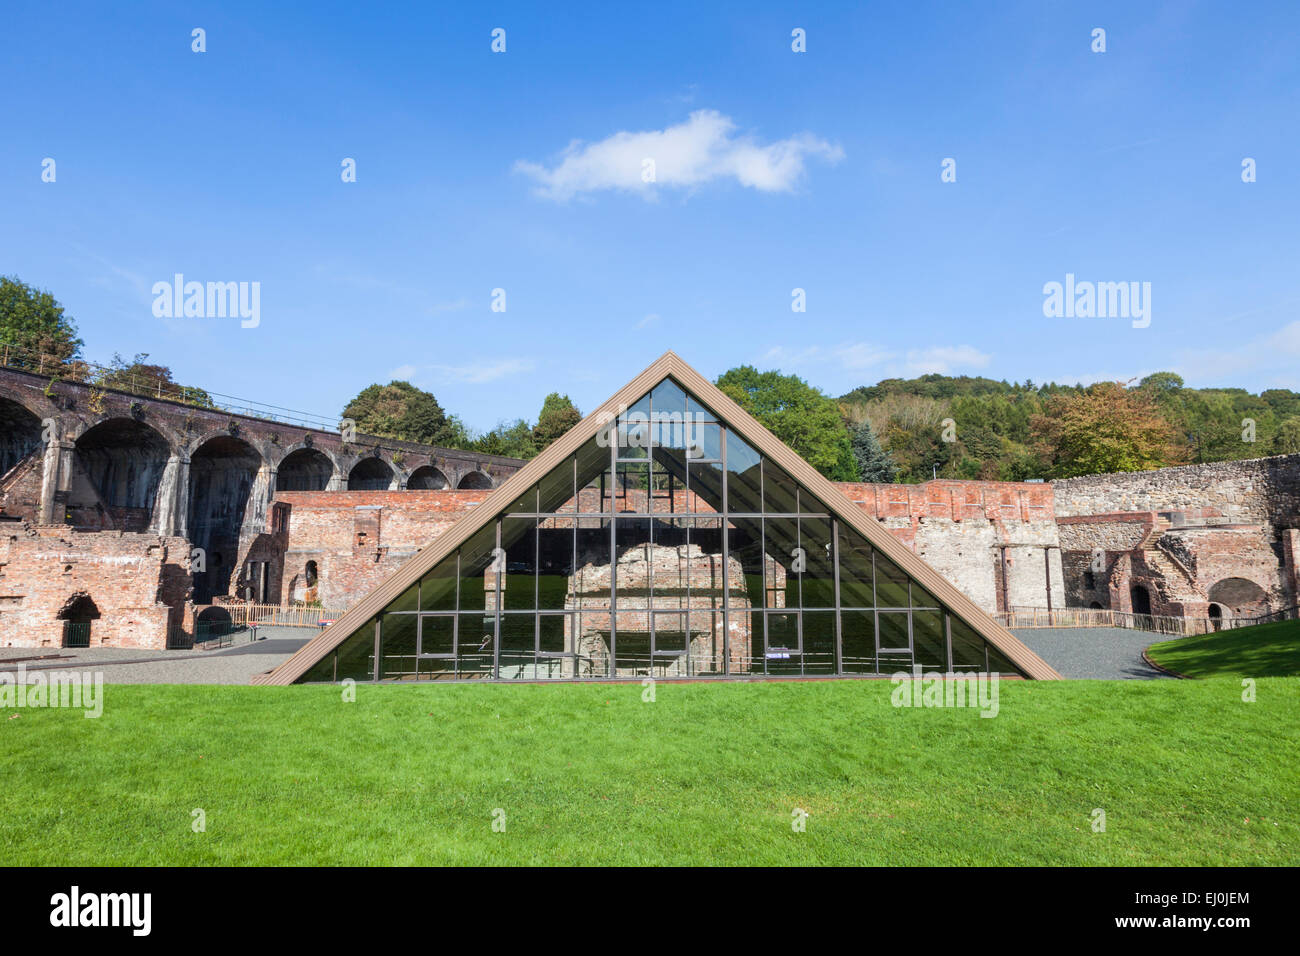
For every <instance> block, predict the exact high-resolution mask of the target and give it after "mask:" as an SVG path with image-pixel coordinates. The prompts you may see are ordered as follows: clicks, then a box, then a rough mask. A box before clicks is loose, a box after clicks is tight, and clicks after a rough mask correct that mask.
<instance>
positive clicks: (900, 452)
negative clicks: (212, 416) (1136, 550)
mask: <svg viewBox="0 0 1300 956" xmlns="http://www.w3.org/2000/svg"><path fill="white" fill-rule="evenodd" d="M82 345H83V343H82V340H81V339H80V337H78V335H77V328H76V324H75V323H74V322H73V320H72V318H71V317H70V316H67V315H66V314H65V313H64V309H63V307H62V306H61V305H59V303H58V302H57V301H55V299H54V297H53V296H52V295H50V293H48V292H44V291H40V290H37V289H34V288H32V287H30V286H28V285H26V284H24V283H22V282H21V281H20V280H18V279H17V278H16V277H6V276H0V346H3V347H6V352H5V354H6V361H8V363H9V364H10V365H12V366H16V367H19V368H30V369H32V370H37V369H40V370H42V371H43V372H44V373H47V374H51V375H52V377H53V378H68V379H73V380H76V381H84V382H87V383H89V384H91V385H94V386H97V387H101V388H116V389H120V390H125V391H134V392H137V393H139V394H158V395H162V396H163V397H166V398H172V399H174V400H180V401H186V402H189V403H191V404H195V405H201V406H205V407H211V406H212V404H213V403H212V399H211V397H210V396H209V395H208V393H207V392H205V391H204V390H202V389H199V388H195V387H193V386H186V385H182V384H180V383H178V382H175V381H174V380H173V378H172V373H171V370H170V369H169V368H168V367H167V366H164V365H158V364H153V363H150V362H149V361H148V358H149V356H148V355H147V354H144V353H141V354H138V355H135V356H134V357H133V358H131V359H129V360H128V359H123V358H122V357H121V356H118V355H114V356H113V361H112V362H111V363H110V364H109V365H107V366H96V365H91V364H90V363H88V362H85V361H84V360H83V359H82V358H81V349H82ZM717 385H718V387H719V388H720V389H721V390H722V391H723V392H724V393H726V394H727V395H728V396H730V397H731V398H732V399H734V400H735V401H736V402H738V403H739V404H740V405H741V406H742V407H743V408H744V409H745V410H746V411H748V412H749V413H750V414H752V415H753V416H754V417H755V418H757V419H758V420H759V421H760V422H762V423H763V425H765V426H766V427H767V428H769V429H770V430H771V431H772V432H773V433H774V434H775V435H776V436H777V437H778V438H779V439H781V440H782V441H783V442H785V443H786V444H787V445H789V446H790V447H791V448H793V449H794V450H795V451H796V452H798V453H799V454H800V455H802V456H803V458H804V459H805V460H806V461H808V462H809V463H810V464H811V465H812V466H813V467H815V468H816V469H817V470H818V471H820V472H821V473H822V474H824V475H826V476H827V477H828V478H830V479H832V480H834V481H872V482H921V481H928V480H929V479H931V478H933V477H938V478H964V479H987V480H999V481H1023V480H1025V479H1031V478H1037V479H1048V478H1069V477H1074V476H1077V475H1085V474H1101V473H1107V472H1121V471H1141V470H1146V469H1151V468H1161V467H1165V466H1168V465H1180V464H1187V463H1193V462H1212V461H1228V460H1234V459H1242V458H1260V457H1264V456H1266V455H1281V454H1293V453H1297V452H1300V393H1296V392H1293V391H1290V390H1289V389H1284V388H1271V389H1266V390H1264V391H1262V392H1261V393H1259V394H1258V395H1256V394H1252V393H1251V392H1249V391H1247V390H1246V389H1243V388H1200V389H1196V388H1188V387H1187V385H1186V383H1184V381H1183V379H1182V378H1181V377H1180V376H1178V375H1177V374H1175V373H1174V372H1156V373H1154V374H1152V375H1148V376H1146V377H1145V378H1143V379H1142V380H1141V381H1138V382H1136V383H1132V382H1130V383H1121V382H1097V383H1095V384H1092V385H1087V386H1084V385H1058V384H1056V383H1054V382H1052V383H1047V384H1037V385H1036V384H1035V383H1034V382H1033V381H1030V380H1026V381H1025V382H1023V383H1015V382H1006V381H997V380H994V379H989V378H980V377H970V376H964V375H963V376H955V377H954V376H948V375H937V374H933V375H922V376H920V377H919V378H912V379H897V378H891V379H885V380H884V381H881V382H877V383H876V384H875V385H869V386H866V385H864V386H861V387H859V388H855V389H853V391H851V392H849V393H848V394H846V395H843V396H840V397H839V398H838V399H836V398H833V397H831V396H829V395H827V394H826V393H824V392H822V391H821V390H820V389H818V388H815V387H814V386H812V385H810V384H809V383H808V382H806V381H804V380H803V379H802V378H800V377H799V376H797V375H787V374H784V373H782V372H780V371H777V370H769V371H762V372H760V371H759V370H758V369H757V368H755V367H754V366H751V365H742V366H738V367H736V368H733V369H730V370H728V371H727V372H725V373H723V374H722V375H721V376H719V377H718V379H717ZM343 417H344V418H349V419H352V420H353V421H354V422H355V423H356V428H357V430H358V431H360V432H362V433H365V434H370V435H377V436H381V437H387V438H396V439H402V440H406V441H413V442H420V443H424V444H432V445H442V446H445V447H449V448H459V449H464V450H468V451H477V452H481V453H484V454H490V455H503V456H506V457H510V458H525V459H526V458H532V457H534V456H535V455H536V454H537V453H538V452H540V451H541V450H542V449H544V448H545V447H546V446H547V445H549V444H550V443H551V442H553V441H554V440H555V439H556V438H559V437H560V436H561V435H563V434H564V433H565V432H566V431H568V430H569V429H570V428H572V427H573V426H574V425H575V424H577V422H578V421H579V420H580V419H581V418H582V413H581V412H580V411H579V410H578V408H577V407H576V406H575V405H574V404H573V402H572V401H570V399H569V397H568V396H567V395H562V394H560V393H559V392H551V393H550V394H549V395H547V396H546V399H545V401H544V402H543V403H542V408H541V410H540V412H539V413H538V416H537V420H536V422H529V421H528V420H526V419H523V418H519V419H515V420H514V421H503V422H500V423H498V424H497V425H496V427H494V428H492V429H490V430H489V431H486V432H475V431H474V430H472V429H470V428H468V427H467V426H466V425H465V423H464V421H463V420H462V419H461V418H459V417H458V416H457V415H454V414H449V413H448V412H447V411H446V410H445V409H443V407H442V405H441V404H439V402H438V400H437V398H435V397H434V396H433V394H432V393H430V392H428V391H425V390H424V389H421V388H418V387H417V386H415V385H412V384H411V383H410V382H405V381H393V382H389V383H388V384H387V385H379V384H374V385H369V386H367V387H366V388H364V389H362V390H361V392H360V393H358V394H357V396H356V397H355V398H353V399H352V401H350V402H348V403H347V405H346V406H345V407H344V409H343Z"/></svg>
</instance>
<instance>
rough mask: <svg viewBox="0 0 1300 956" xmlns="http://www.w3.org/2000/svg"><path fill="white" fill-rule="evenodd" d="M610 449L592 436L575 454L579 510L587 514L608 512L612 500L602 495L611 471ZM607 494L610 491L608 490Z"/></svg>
mask: <svg viewBox="0 0 1300 956" xmlns="http://www.w3.org/2000/svg"><path fill="white" fill-rule="evenodd" d="M609 456H610V450H609V446H608V445H604V446H602V445H600V444H598V443H597V440H596V438H592V439H591V440H590V441H588V442H587V443H586V444H585V445H583V446H582V447H581V448H580V449H578V454H577V455H576V456H575V458H576V460H577V471H578V475H577V483H578V488H579V489H580V491H579V494H578V510H579V511H581V512H583V513H585V514H600V513H602V512H608V511H609V509H610V502H609V501H607V500H605V499H604V498H603V497H602V489H604V484H603V479H604V478H605V476H606V473H607V472H608V471H609V461H610V458H609ZM604 493H605V494H607V493H608V491H607V490H606V491H605V492H604Z"/></svg>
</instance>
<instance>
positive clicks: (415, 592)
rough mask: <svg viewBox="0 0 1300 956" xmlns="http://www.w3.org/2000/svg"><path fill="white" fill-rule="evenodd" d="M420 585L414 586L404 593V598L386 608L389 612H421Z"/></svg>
mask: <svg viewBox="0 0 1300 956" xmlns="http://www.w3.org/2000/svg"><path fill="white" fill-rule="evenodd" d="M419 604H420V602H419V585H418V584H412V585H411V586H410V587H409V588H407V589H406V590H405V591H403V592H402V596H401V597H399V598H397V600H395V601H393V603H392V604H390V605H388V607H386V608H384V610H385V611H388V612H396V611H416V610H419Z"/></svg>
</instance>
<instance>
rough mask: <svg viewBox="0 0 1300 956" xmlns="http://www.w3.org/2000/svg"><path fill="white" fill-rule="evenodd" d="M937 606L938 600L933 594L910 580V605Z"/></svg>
mask: <svg viewBox="0 0 1300 956" xmlns="http://www.w3.org/2000/svg"><path fill="white" fill-rule="evenodd" d="M938 606H939V601H938V600H937V599H936V598H935V596H934V595H933V594H931V593H930V592H929V591H927V590H926V589H925V588H923V587H921V585H919V584H917V583H916V582H915V581H913V582H912V607H924V608H935V607H938Z"/></svg>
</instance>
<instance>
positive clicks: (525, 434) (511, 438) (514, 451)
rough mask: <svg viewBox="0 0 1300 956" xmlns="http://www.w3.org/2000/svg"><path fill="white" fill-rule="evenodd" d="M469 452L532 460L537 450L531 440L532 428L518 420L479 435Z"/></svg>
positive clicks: (520, 419)
mask: <svg viewBox="0 0 1300 956" xmlns="http://www.w3.org/2000/svg"><path fill="white" fill-rule="evenodd" d="M471 450H472V451H479V452H482V453H483V454H485V455H504V456H505V457H507V458H532V457H534V456H535V455H536V454H537V450H538V449H537V442H536V441H534V440H533V427H532V426H531V425H529V424H528V422H526V421H524V420H523V419H522V418H519V419H516V420H515V421H513V422H501V423H500V424H498V425H497V427H496V428H494V429H492V430H491V431H490V432H487V433H486V434H484V435H480V436H479V437H478V438H476V439H475V440H474V442H473V445H472V447H471Z"/></svg>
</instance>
